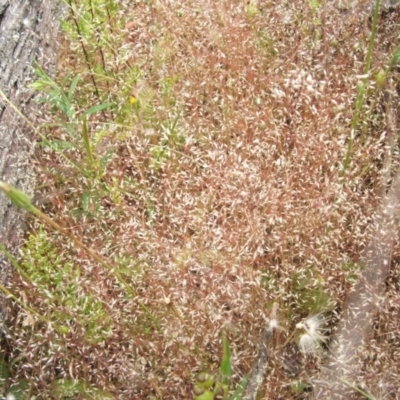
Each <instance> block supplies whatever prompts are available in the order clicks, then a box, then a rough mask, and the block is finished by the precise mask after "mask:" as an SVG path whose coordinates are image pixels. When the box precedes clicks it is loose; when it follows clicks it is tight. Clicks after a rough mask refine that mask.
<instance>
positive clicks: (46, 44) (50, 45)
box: [0, 0, 67, 262]
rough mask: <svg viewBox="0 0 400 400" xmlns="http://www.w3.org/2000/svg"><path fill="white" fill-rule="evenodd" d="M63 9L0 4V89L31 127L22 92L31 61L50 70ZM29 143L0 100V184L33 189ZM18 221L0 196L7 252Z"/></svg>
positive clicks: (28, 101) (28, 0)
mask: <svg viewBox="0 0 400 400" xmlns="http://www.w3.org/2000/svg"><path fill="white" fill-rule="evenodd" d="M66 11H67V10H66V7H65V6H63V3H62V2H61V0H0V89H1V91H2V92H3V93H4V95H5V96H6V97H7V99H8V100H9V101H10V102H11V103H12V104H14V105H15V106H16V108H17V109H18V110H20V111H21V112H22V114H24V115H25V116H26V117H27V118H28V119H29V120H31V121H32V122H33V123H34V122H35V119H36V117H37V116H38V115H40V111H39V106H38V104H36V103H35V102H34V96H35V94H34V93H33V91H32V90H31V89H29V88H28V84H29V83H30V82H32V81H33V80H34V74H33V68H32V66H33V64H34V61H35V60H37V61H38V62H39V64H41V65H42V66H44V68H45V69H46V71H47V72H48V73H50V75H51V74H52V73H54V72H55V67H56V57H57V53H58V47H59V46H58V41H57V37H58V34H59V30H60V21H61V19H62V18H63V17H64V16H65V15H66ZM32 143H33V135H32V131H31V129H30V128H29V126H28V125H27V123H26V122H25V121H24V119H23V118H21V117H20V116H19V115H18V113H16V112H15V110H13V108H12V107H11V106H10V105H7V103H6V101H4V99H2V98H0V180H1V181H5V182H8V183H10V184H12V185H13V186H15V187H17V188H19V189H21V190H24V191H27V192H28V193H29V192H31V189H32V186H33V174H32V173H31V172H30V169H29V159H30V156H31V155H32V148H33V145H32ZM22 221H23V217H22V214H21V212H20V211H19V210H18V209H17V208H16V207H15V206H12V205H11V203H10V201H9V200H8V199H7V198H6V197H5V196H4V195H3V194H0V243H2V244H3V245H5V246H6V247H8V248H9V249H10V250H13V249H15V248H16V247H17V246H18V245H19V244H20V239H21V235H22V229H21V226H22ZM0 257H1V256H0ZM0 262H1V258H0Z"/></svg>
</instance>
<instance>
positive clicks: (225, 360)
mask: <svg viewBox="0 0 400 400" xmlns="http://www.w3.org/2000/svg"><path fill="white" fill-rule="evenodd" d="M220 370H221V373H222V376H223V383H225V384H228V383H229V379H230V378H231V376H232V365H231V349H230V347H229V341H228V338H227V337H226V333H225V332H223V333H222V361H221V367H220Z"/></svg>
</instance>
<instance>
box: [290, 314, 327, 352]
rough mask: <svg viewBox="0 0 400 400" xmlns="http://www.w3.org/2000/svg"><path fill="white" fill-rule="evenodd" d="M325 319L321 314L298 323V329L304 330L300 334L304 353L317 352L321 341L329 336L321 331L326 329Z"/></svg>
mask: <svg viewBox="0 0 400 400" xmlns="http://www.w3.org/2000/svg"><path fill="white" fill-rule="evenodd" d="M324 323H325V319H324V318H322V317H321V315H320V314H318V315H314V316H311V317H308V318H307V319H305V320H304V321H302V322H299V323H298V324H297V325H296V328H297V329H301V330H303V331H304V333H302V334H301V335H300V340H299V347H300V351H301V352H302V353H306V354H315V352H316V351H317V349H318V348H319V345H320V342H324V341H326V339H327V337H326V336H325V335H323V334H322V333H321V332H323V331H324V328H323V325H324Z"/></svg>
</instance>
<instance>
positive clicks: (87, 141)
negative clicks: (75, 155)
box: [82, 115, 93, 165]
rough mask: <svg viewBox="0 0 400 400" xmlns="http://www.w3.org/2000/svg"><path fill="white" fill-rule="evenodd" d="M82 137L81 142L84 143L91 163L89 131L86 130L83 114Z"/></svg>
mask: <svg viewBox="0 0 400 400" xmlns="http://www.w3.org/2000/svg"><path fill="white" fill-rule="evenodd" d="M82 137H83V144H84V146H85V149H86V152H87V154H88V157H89V160H90V163H91V164H92V165H93V154H92V147H91V145H90V139H89V132H88V127H87V120H86V116H85V115H84V116H83V117H82Z"/></svg>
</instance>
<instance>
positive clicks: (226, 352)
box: [193, 332, 249, 400]
mask: <svg viewBox="0 0 400 400" xmlns="http://www.w3.org/2000/svg"><path fill="white" fill-rule="evenodd" d="M231 379H232V363H231V349H230V345H229V341H228V338H227V337H226V333H225V332H223V333H222V359H221V365H220V368H219V374H218V377H216V376H214V375H211V374H209V373H206V372H201V373H199V374H198V375H197V376H196V383H195V386H194V389H193V392H194V400H214V399H215V400H218V399H221V400H228V399H229V400H241V399H242V396H243V393H244V391H245V389H246V385H247V382H248V380H249V375H246V376H245V377H244V378H243V379H242V381H241V382H240V383H239V384H238V386H237V387H236V390H235V391H234V393H233V394H232V395H231V396H229V386H230V384H231Z"/></svg>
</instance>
